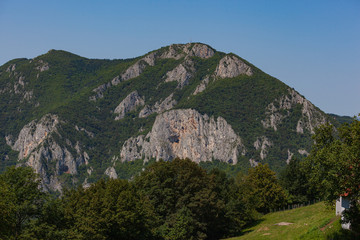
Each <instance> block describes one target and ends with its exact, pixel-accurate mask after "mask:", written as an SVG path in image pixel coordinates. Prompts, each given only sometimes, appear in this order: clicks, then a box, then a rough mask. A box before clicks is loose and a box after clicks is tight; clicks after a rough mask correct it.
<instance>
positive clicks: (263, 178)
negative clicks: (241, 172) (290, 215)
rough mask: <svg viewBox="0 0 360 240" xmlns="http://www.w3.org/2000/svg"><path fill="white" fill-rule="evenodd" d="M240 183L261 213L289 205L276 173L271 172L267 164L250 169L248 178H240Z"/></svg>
mask: <svg viewBox="0 0 360 240" xmlns="http://www.w3.org/2000/svg"><path fill="white" fill-rule="evenodd" d="M238 182H239V183H240V185H242V186H243V192H244V193H245V194H247V195H248V196H249V198H250V199H251V202H252V203H253V205H254V206H255V208H256V209H257V210H258V211H259V212H261V213H266V212H269V211H270V210H271V209H276V208H280V207H283V206H284V205H286V203H287V195H286V192H285V191H284V189H283V188H282V187H281V185H280V184H279V182H278V180H277V178H276V175H275V172H273V171H271V170H270V168H269V165H267V164H265V165H263V164H261V163H260V164H258V165H257V166H256V167H254V168H251V169H249V172H248V175H247V176H243V177H242V178H241V177H238Z"/></svg>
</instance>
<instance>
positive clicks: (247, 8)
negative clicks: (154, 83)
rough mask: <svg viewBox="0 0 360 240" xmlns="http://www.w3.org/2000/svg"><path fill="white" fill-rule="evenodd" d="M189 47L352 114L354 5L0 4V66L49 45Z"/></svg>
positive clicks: (356, 37)
mask: <svg viewBox="0 0 360 240" xmlns="http://www.w3.org/2000/svg"><path fill="white" fill-rule="evenodd" d="M190 41H192V42H203V43H206V44H209V45H211V46H212V47H213V48H215V49H217V50H218V51H223V52H233V53H235V54H237V55H239V56H240V57H242V58H245V59H246V60H248V61H250V62H251V63H253V64H254V65H256V66H257V67H259V68H260V69H262V70H263V71H265V72H267V73H268V74H270V75H272V76H274V77H276V78H278V79H280V80H281V81H283V82H285V83H286V84H288V85H289V86H290V87H293V88H295V89H296V90H297V91H299V92H300V93H301V94H302V95H304V96H305V97H306V98H308V99H309V100H310V101H311V102H312V103H314V104H315V105H316V106H318V107H319V108H320V109H322V110H324V111H325V112H327V113H336V114H339V115H350V116H353V115H357V114H358V113H360V0H342V1H340V0H333V1H332V0H326V1H321V0H309V1H306V0H301V1H300V0H278V1H277V0H272V1H270V0H263V1H260V0H258V1H257V0H248V1H240V0H239V1H230V0H227V1H220V0H214V1H212V0H204V1H196V0H191V1H184V0H182V1H180V0H178V1H170V0H167V1H166V0H158V1H150V0H141V1H136V0H132V1H130V0H129V1H106V0H101V1H100V0H98V1H95V0H93V1H91V0H71V1H70V0H58V1H56V0H42V1H40V0H32V1H29V0H0V65H2V64H4V63H6V62H7V61H9V60H11V59H13V58H20V57H26V58H34V57H36V56H38V55H40V54H43V53H46V52H47V51H48V50H50V49H62V50H66V51H70V52H72V53H75V54H78V55H81V56H84V57H88V58H108V59H113V58H129V57H136V56H139V55H143V54H145V53H147V52H149V51H152V50H155V49H157V48H160V47H162V46H166V45H170V44H172V43H187V42H190Z"/></svg>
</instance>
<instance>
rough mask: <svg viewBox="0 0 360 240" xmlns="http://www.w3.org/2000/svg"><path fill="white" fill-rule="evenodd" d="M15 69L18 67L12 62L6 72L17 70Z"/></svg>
mask: <svg viewBox="0 0 360 240" xmlns="http://www.w3.org/2000/svg"><path fill="white" fill-rule="evenodd" d="M15 69H16V64H10V65H9V66H8V67H7V69H6V72H8V73H9V72H13V71H15Z"/></svg>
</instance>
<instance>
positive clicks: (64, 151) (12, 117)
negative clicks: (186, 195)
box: [0, 43, 328, 192]
mask: <svg viewBox="0 0 360 240" xmlns="http://www.w3.org/2000/svg"><path fill="white" fill-rule="evenodd" d="M0 86H1V87H0V98H1V101H0V106H1V118H0V150H1V152H0V154H1V155H0V158H1V162H0V169H1V170H3V169H4V168H5V166H9V165H13V164H19V165H28V166H31V167H32V168H34V169H35V171H36V172H37V173H39V174H40V176H41V178H42V184H43V186H44V187H45V188H46V189H47V190H49V191H60V192H61V190H62V188H63V186H64V185H79V184H83V185H87V184H89V183H91V182H94V181H96V180H97V179H99V178H101V177H103V176H104V175H108V176H109V177H113V178H116V177H118V175H119V169H123V168H122V167H121V166H122V165H123V164H125V163H127V162H132V161H134V165H136V164H135V162H137V161H139V159H141V160H143V162H148V161H151V160H159V159H164V160H171V159H173V158H175V157H180V158H190V159H191V160H192V161H195V162H198V163H200V162H205V161H221V162H226V163H227V164H236V165H240V166H242V167H243V168H247V167H251V166H255V165H256V164H258V163H259V162H262V163H269V165H270V166H271V167H272V168H273V169H274V170H279V169H281V168H282V167H283V166H285V165H286V163H287V162H289V161H290V159H291V157H293V156H295V157H298V158H301V157H303V156H306V155H307V154H308V152H309V151H310V147H311V144H312V140H311V135H312V134H313V133H314V129H315V128H316V127H317V126H318V125H319V124H322V123H325V122H326V121H327V120H328V116H327V115H326V114H325V113H323V112H322V111H321V110H319V109H318V108H317V107H315V106H314V105H313V104H312V103H311V102H309V101H308V100H307V99H305V98H304V97H303V96H301V95H300V94H299V93H298V92H296V91H295V90H294V89H292V88H290V87H288V86H287V85H285V84H284V83H283V82H281V81H279V80H277V79H275V78H273V77H271V76H269V75H268V74H266V73H264V72H262V71H261V70H260V69H258V68H256V67H255V66H254V65H252V64H251V63H249V62H247V61H246V60H244V59H242V58H240V57H239V56H236V55H234V54H225V53H222V52H218V51H216V50H215V49H213V48H211V47H210V46H208V45H206V44H202V43H189V44H173V45H171V46H167V47H163V48H160V49H158V50H155V51H152V52H149V53H148V54H145V55H144V56H141V57H137V58H133V59H125V60H97V59H87V58H83V57H80V56H77V55H74V54H71V53H68V52H65V51H58V50H51V51H49V52H48V53H47V54H44V55H41V56H39V57H36V58H34V59H15V60H12V61H9V62H8V63H6V64H4V65H3V66H1V67H0ZM135 160H136V161H135ZM140 169H141V168H140Z"/></svg>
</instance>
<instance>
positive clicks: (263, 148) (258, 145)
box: [254, 136, 272, 160]
mask: <svg viewBox="0 0 360 240" xmlns="http://www.w3.org/2000/svg"><path fill="white" fill-rule="evenodd" d="M271 146H272V143H271V142H270V140H269V139H268V138H267V137H265V136H263V137H261V138H258V139H257V140H256V141H255V142H254V147H255V149H256V150H259V149H260V158H261V160H264V159H265V158H266V156H267V152H268V150H267V148H269V147H271Z"/></svg>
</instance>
